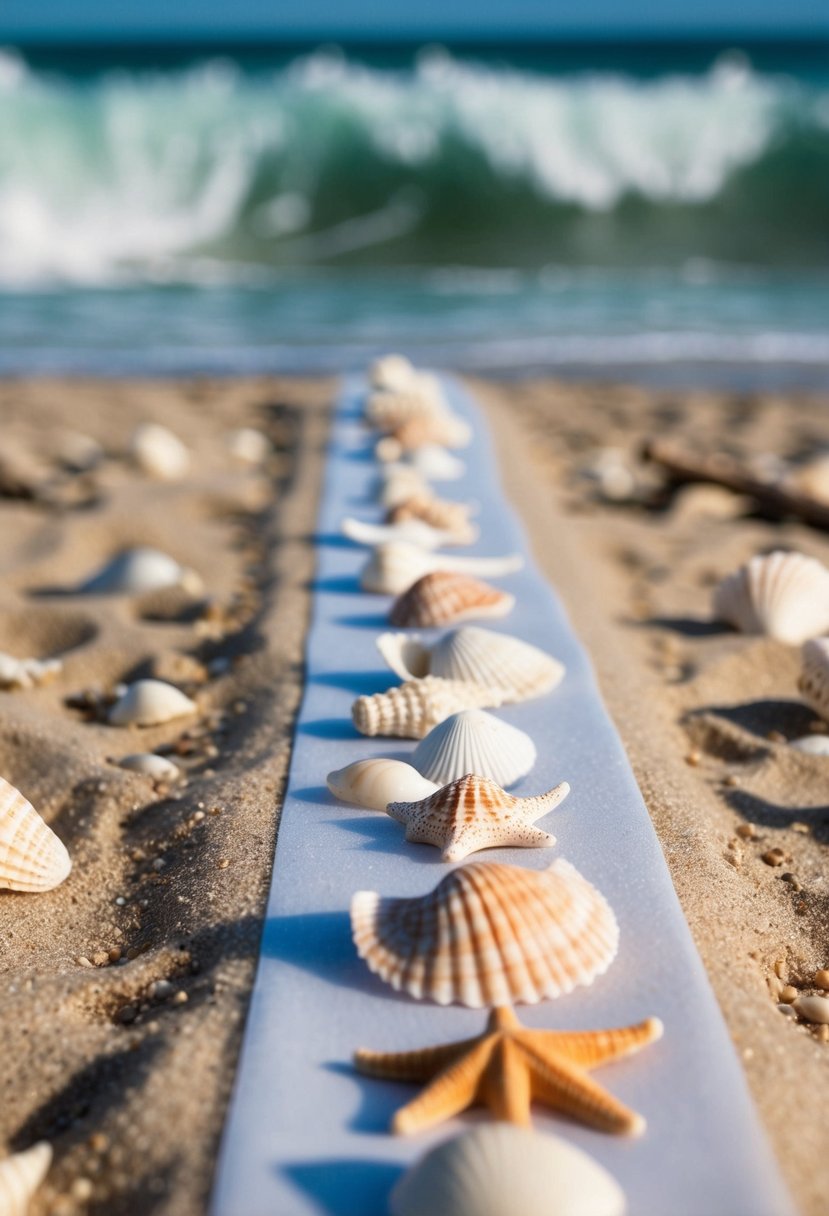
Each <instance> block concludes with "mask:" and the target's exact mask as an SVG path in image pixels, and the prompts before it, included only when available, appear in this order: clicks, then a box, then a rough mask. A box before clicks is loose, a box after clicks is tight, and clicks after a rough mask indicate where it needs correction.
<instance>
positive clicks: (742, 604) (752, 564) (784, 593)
mask: <svg viewBox="0 0 829 1216" xmlns="http://www.w3.org/2000/svg"><path fill="white" fill-rule="evenodd" d="M714 615H715V616H716V617H717V618H718V619H719V620H723V621H728V623H729V624H731V625H734V626H735V627H736V628H737V629H739V630H741V631H742V632H743V633H761V634H767V635H768V636H769V637H773V638H777V640H778V641H780V642H786V643H788V644H789V645H790V646H797V645H799V644H800V643H801V642H805V641H806V640H807V639H809V638H814V637H818V636H819V635H820V634H822V633H826V632H829V570H827V569H826V567H825V566H823V565H822V564H821V563H820V562H819V561H817V560H816V559H815V558H813V557H806V556H804V554H802V553H786V552H783V551H782V550H778V551H776V552H774V553H769V554H766V555H762V556H757V557H752V558H751V560H750V561H749V562H747V563H746V565H745V566H742V567H741V568H740V569H739V570H737V571H736V572H735V573H734V574H731V575H729V576H728V578H726V579H724V580H723V581H722V582H721V583H720V584H719V586H718V587H717V588H716V590H715V591H714Z"/></svg>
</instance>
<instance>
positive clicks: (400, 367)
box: [368, 355, 417, 391]
mask: <svg viewBox="0 0 829 1216" xmlns="http://www.w3.org/2000/svg"><path fill="white" fill-rule="evenodd" d="M416 377H417V372H416V371H415V369H414V366H413V364H412V362H411V360H410V359H407V358H406V356H405V355H381V356H380V358H379V359H375V360H374V362H373V363H372V365H371V367H370V368H369V373H368V378H369V381H370V382H371V384H373V385H374V387H375V388H387V389H391V390H392V391H394V390H395V389H405V388H406V387H407V385H409V384H411V383H412V381H413V380H415V379H416Z"/></svg>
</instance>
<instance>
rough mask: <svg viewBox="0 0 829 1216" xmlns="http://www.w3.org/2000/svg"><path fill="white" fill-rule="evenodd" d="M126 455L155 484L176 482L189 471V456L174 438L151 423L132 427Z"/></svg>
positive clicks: (165, 429) (167, 430) (178, 440)
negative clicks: (153, 478) (156, 479)
mask: <svg viewBox="0 0 829 1216" xmlns="http://www.w3.org/2000/svg"><path fill="white" fill-rule="evenodd" d="M130 452H131V453H132V457H133V459H134V460H135V462H136V464H137V465H139V466H140V467H141V468H142V469H143V470H144V472H145V473H149V475H150V477H157V478H158V479H159V481H178V479H179V478H180V477H184V476H185V475H186V473H187V470H188V469H189V468H190V453H189V452H188V451H187V448H186V447H185V446H184V444H183V443H182V442H181V440H180V439H179V437H178V435H174V434H173V432H172V431H171V430H169V429H168V428H167V427H166V426H160V425H159V424H157V423H155V422H147V423H143V424H142V425H141V426H139V427H137V428H136V430H135V432H134V433H133V437H132V442H131V444H130Z"/></svg>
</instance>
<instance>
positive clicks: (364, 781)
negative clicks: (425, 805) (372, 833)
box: [326, 759, 438, 811]
mask: <svg viewBox="0 0 829 1216" xmlns="http://www.w3.org/2000/svg"><path fill="white" fill-rule="evenodd" d="M326 782H327V784H328V788H329V790H330V791H331V793H332V794H333V795H334V797H335V798H339V799H340V800H341V801H342V802H351V803H353V804H354V806H364V807H367V808H368V810H370V811H384V810H385V809H386V807H387V806H388V804H389V803H390V802H394V801H395V799H404V800H405V799H412V800H415V799H418V798H425V797H426V796H427V794H433V793H434V792H435V790H436V789H437V788H438V787H437V786H436V785H435V783H434V781H427V780H426V778H425V777H421V775H420V773H419V772H418V771H417V769H416V768H412V766H411V764H404V763H403V761H402V760H387V759H378V760H357V761H356V762H355V763H354V764H349V765H347V766H346V768H340V769H336V770H335V771H334V772H333V773H329V774H328V776H327V777H326Z"/></svg>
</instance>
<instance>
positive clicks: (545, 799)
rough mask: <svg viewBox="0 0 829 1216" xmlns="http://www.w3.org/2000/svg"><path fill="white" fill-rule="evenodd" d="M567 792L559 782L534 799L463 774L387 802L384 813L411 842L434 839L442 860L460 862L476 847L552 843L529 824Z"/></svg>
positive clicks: (529, 846) (530, 846)
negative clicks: (417, 793) (400, 825)
mask: <svg viewBox="0 0 829 1216" xmlns="http://www.w3.org/2000/svg"><path fill="white" fill-rule="evenodd" d="M569 792H570V786H569V785H568V784H567V782H566V781H562V783H561V784H560V785H557V786H556V787H555V789H551V790H548V791H547V793H546V794H539V795H538V796H537V797H535V798H514V797H513V795H512V794H508V793H507V792H506V790H502V789H501V787H500V785H498V784H497V782H495V781H491V780H490V779H489V778H488V777H478V776H476V774H475V773H467V775H466V776H465V777H460V778H459V779H458V780H457V781H452V782H450V783H449V785H444V786H442V787H441V788H440V789H438V790H436V791H434V792H433V793H430V794H427V795H424V796H423V797H420V798H417V799H411V800H409V801H403V800H400V801H395V802H390V803H389V805H388V806H387V807H386V812H387V813H388V814H389V815H391V817H392V819H396V820H397V822H398V823H403V824H405V825H406V839H407V840H409V841H411V842H412V843H413V844H433V845H435V846H436V847H437V848H439V849H441V850H442V852H441V856H442V858H443V860H444V861H462V860H463V859H464V857H468V856H469V854H470V853H477V852H478V851H479V850H480V849H497V848H517V849H546V848H551V847H552V846H553V845H554V844H555V842H556V838H555V836H550V835H548V833H547V832H542V830H541V829H540V828H537V827H535V826H534V824H535V822H536V820H537V819H541V817H542V816H543V815H546V814H547V813H548V812H549V811H552V810H553V808H554V807H557V806H558V805H559V803H560V802H563V800H564V799H565V798H566V797H567V795H568V794H569Z"/></svg>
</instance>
